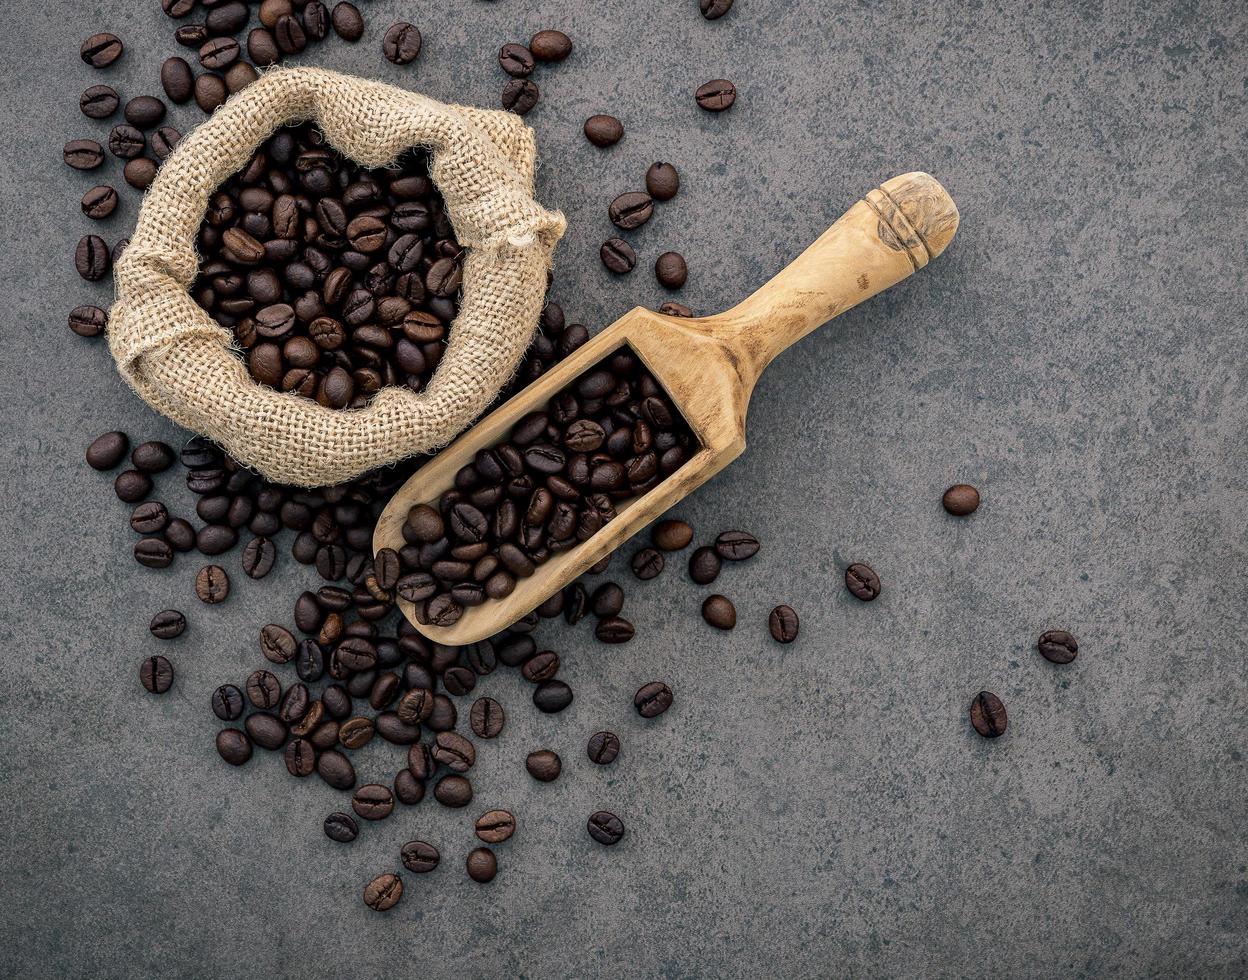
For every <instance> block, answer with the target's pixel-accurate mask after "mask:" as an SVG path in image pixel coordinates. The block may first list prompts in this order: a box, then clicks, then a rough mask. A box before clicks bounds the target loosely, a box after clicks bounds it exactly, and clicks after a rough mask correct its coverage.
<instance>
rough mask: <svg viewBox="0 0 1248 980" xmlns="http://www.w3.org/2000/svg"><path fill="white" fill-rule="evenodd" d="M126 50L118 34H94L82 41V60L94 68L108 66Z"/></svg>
mask: <svg viewBox="0 0 1248 980" xmlns="http://www.w3.org/2000/svg"><path fill="white" fill-rule="evenodd" d="M124 52H125V48H124V46H123V45H122V43H121V39H120V38H118V37H117V35H116V34H109V33H107V32H106V33H102V34H92V35H91V36H90V37H89V38H87V39H86V40H85V41H83V42H82V49H81V51H80V53H81V55H82V60H83V61H85V62H86V63H87V64H88V65H90V66H91V67H92V68H107V67H108V66H109V65H111V64H112V63H113V62H115V61H116V60H117V59H118V58H120V57H121V56H122V54H123V53H124Z"/></svg>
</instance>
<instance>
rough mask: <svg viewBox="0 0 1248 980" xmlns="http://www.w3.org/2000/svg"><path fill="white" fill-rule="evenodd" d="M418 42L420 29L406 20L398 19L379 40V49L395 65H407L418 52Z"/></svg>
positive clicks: (413, 59)
mask: <svg viewBox="0 0 1248 980" xmlns="http://www.w3.org/2000/svg"><path fill="white" fill-rule="evenodd" d="M420 44H421V37H420V31H418V30H417V29H416V28H415V27H413V26H412V25H411V24H409V23H407V22H406V21H399V22H398V23H397V24H392V25H391V26H390V29H389V30H388V31H386V36H385V37H384V38H382V41H381V50H382V53H383V54H385V56H386V60H387V61H391V62H393V63H394V64H396V65H407V64H411V63H412V62H413V61H415V60H416V58H417V56H418V55H419V54H420Z"/></svg>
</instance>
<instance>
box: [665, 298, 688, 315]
mask: <svg viewBox="0 0 1248 980" xmlns="http://www.w3.org/2000/svg"><path fill="white" fill-rule="evenodd" d="M659 312H660V313H662V314H663V315H664V316H679V317H691V316H693V310H691V309H689V307H687V306H686V305H685V304H684V303H673V302H670V301H669V302H667V303H664V304H663V305H661V306H660V307H659Z"/></svg>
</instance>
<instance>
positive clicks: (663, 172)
mask: <svg viewBox="0 0 1248 980" xmlns="http://www.w3.org/2000/svg"><path fill="white" fill-rule="evenodd" d="M678 190H680V174H678V173H677V172H676V168H675V167H673V166H672V165H671V164H670V163H663V162H662V161H659V162H657V163H652V164H650V169H649V170H647V171H646V192H647V193H648V194H649V195H650V196H651V197H652V198H654V199H655V200H656V201H670V200H671V199H672V198H673V197H675V196H676V192H677V191H678Z"/></svg>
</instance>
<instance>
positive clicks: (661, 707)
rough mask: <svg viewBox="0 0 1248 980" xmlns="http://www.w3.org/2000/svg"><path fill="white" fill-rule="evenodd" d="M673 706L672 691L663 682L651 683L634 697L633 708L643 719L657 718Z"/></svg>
mask: <svg viewBox="0 0 1248 980" xmlns="http://www.w3.org/2000/svg"><path fill="white" fill-rule="evenodd" d="M671 706H672V689H671V688H670V687H668V686H667V685H666V684H664V683H663V682H662V681H651V682H650V683H649V684H646V685H643V686H642V687H641V688H639V689H638V691H637V693H636V694H635V695H633V707H634V708H636V709H637V714H639V715H641V717H643V718H655V717H658V716H659V715H661V714H663V712H664V711H666V710H667V709H668V708H670V707H671Z"/></svg>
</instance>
